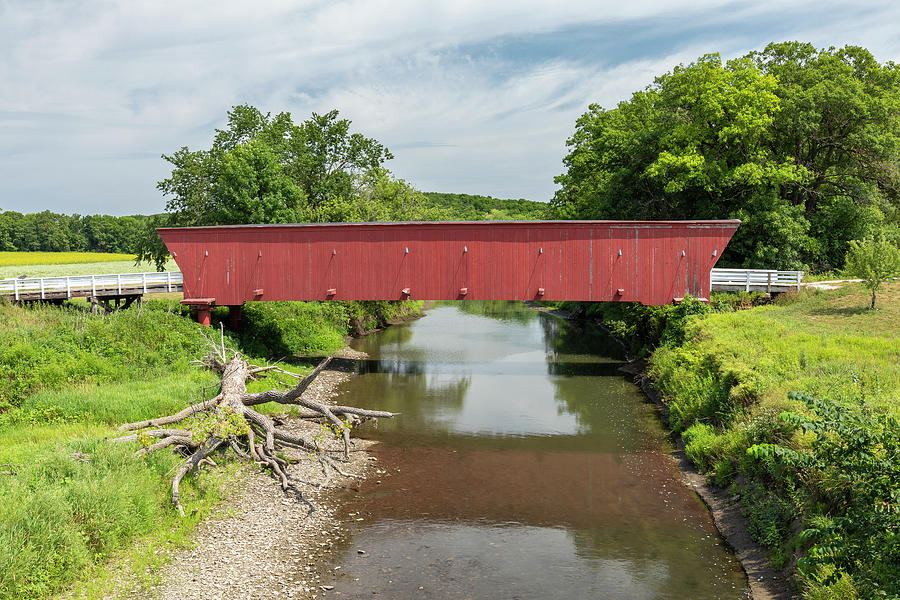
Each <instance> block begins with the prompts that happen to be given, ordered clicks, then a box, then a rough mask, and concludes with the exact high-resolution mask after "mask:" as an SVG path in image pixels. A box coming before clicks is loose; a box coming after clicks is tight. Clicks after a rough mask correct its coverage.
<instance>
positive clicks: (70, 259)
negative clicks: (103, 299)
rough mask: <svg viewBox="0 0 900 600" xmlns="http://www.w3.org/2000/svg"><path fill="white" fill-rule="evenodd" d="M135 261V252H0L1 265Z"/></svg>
mask: <svg viewBox="0 0 900 600" xmlns="http://www.w3.org/2000/svg"><path fill="white" fill-rule="evenodd" d="M119 260H130V261H132V262H133V261H134V255H133V254H111V253H109V252H0V267H15V266H24V265H71V264H76V263H95V262H110V261H119Z"/></svg>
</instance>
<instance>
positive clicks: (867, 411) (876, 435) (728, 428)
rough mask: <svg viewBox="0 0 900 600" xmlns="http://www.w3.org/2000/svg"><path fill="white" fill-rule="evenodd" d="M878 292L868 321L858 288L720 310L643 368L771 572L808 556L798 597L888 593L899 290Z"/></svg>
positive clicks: (889, 286)
mask: <svg viewBox="0 0 900 600" xmlns="http://www.w3.org/2000/svg"><path fill="white" fill-rule="evenodd" d="M882 285H883V292H882V293H883V294H884V296H885V298H886V302H884V303H883V308H882V310H881V311H878V312H874V311H868V310H866V309H864V308H862V307H860V306H859V304H860V300H861V299H862V298H865V294H866V292H865V291H864V288H863V286H861V285H856V286H846V287H844V288H842V289H839V290H833V291H828V292H802V293H799V294H791V295H790V296H789V297H788V299H787V300H786V301H777V302H775V303H773V304H768V305H764V306H757V307H756V308H753V309H751V310H740V311H735V310H733V309H732V304H733V303H735V302H737V301H738V298H736V297H728V298H727V299H722V306H720V307H719V310H718V311H713V312H709V313H707V314H703V315H700V316H698V317H693V318H689V319H688V320H687V325H686V327H685V330H684V331H685V334H684V338H683V340H684V341H683V342H682V343H680V344H676V343H668V344H663V345H661V346H659V347H658V348H657V349H656V350H655V351H654V353H653V355H652V357H651V365H650V373H651V375H652V376H653V378H654V380H655V385H656V387H657V389H658V390H659V391H660V393H661V394H662V396H663V399H664V401H665V403H666V405H667V407H668V414H669V423H670V426H671V427H672V428H673V429H675V430H676V431H678V430H681V431H683V434H682V439H683V440H684V443H685V450H686V453H687V455H688V456H689V457H690V458H691V459H692V460H693V461H694V462H695V464H697V466H698V468H699V469H701V470H702V471H705V472H707V473H710V474H712V475H713V477H714V480H715V482H716V483H718V484H720V485H732V484H733V485H735V493H738V494H740V496H741V500H742V503H743V505H744V510H745V514H746V516H747V518H748V521H749V523H750V530H751V533H752V534H753V535H754V537H755V538H756V539H757V540H759V541H761V542H762V543H763V544H765V545H766V546H767V548H768V550H769V554H770V557H771V558H772V560H773V561H775V563H776V564H782V563H783V564H787V563H789V562H790V558H791V554H790V553H791V552H792V551H793V548H798V549H799V550H808V551H807V552H806V558H805V559H804V560H803V561H801V564H800V572H799V579H800V582H801V584H802V586H803V589H804V592H805V597H807V598H842V597H848V598H855V597H862V598H879V597H892V596H891V594H894V595H896V594H897V593H898V592H897V590H896V584H895V582H896V581H900V577H898V564H897V557H898V556H900V552H898V543H900V542H898V533H900V523H898V521H897V519H898V518H900V508H898V496H897V494H898V493H900V488H898V486H897V481H900V474H898V469H900V460H898V457H900V440H898V436H900V427H898V424H897V416H898V415H900V412H898V406H897V403H896V398H897V396H898V393H900V363H898V361H897V359H896V357H897V356H898V353H900V338H898V337H897V335H896V330H897V323H898V322H900V303H898V302H897V300H898V294H900V284H898V283H890V282H889V283H884V284H882ZM632 316H640V315H639V313H635V315H632ZM657 331H658V329H657ZM792 390H800V391H801V392H803V394H804V395H797V394H790V395H789V392H791V391H792ZM814 396H830V397H831V398H833V401H827V402H826V401H819V400H815V399H814ZM801 530H802V531H804V532H805V533H802V534H801V535H799V536H797V535H796V534H797V532H798V531H801ZM892 586H893V587H892ZM842 594H844V595H842Z"/></svg>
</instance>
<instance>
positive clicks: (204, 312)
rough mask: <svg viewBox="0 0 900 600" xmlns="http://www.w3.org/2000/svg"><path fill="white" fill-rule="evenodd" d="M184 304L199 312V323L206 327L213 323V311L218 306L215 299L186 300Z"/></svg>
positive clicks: (183, 301)
mask: <svg viewBox="0 0 900 600" xmlns="http://www.w3.org/2000/svg"><path fill="white" fill-rule="evenodd" d="M181 303H182V304H185V305H187V306H190V307H191V308H192V309H193V310H196V311H197V322H198V323H200V324H201V325H203V326H204V327H209V326H210V324H211V321H212V309H213V306H215V305H216V299H215V298H185V299H184V300H182V301H181Z"/></svg>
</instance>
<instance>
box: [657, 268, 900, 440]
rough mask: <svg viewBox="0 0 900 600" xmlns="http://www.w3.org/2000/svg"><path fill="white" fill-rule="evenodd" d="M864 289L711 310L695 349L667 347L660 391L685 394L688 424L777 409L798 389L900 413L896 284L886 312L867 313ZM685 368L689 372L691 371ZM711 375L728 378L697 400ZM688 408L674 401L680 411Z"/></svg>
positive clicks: (694, 331)
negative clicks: (709, 399)
mask: <svg viewBox="0 0 900 600" xmlns="http://www.w3.org/2000/svg"><path fill="white" fill-rule="evenodd" d="M867 294H868V292H867V291H866V290H864V289H863V288H862V287H861V286H859V285H847V286H845V287H843V288H841V289H839V290H834V291H827V292H817V291H815V290H810V291H807V292H804V293H802V294H800V295H796V294H793V295H787V296H784V297H782V299H780V301H779V302H776V303H775V304H771V305H767V306H760V307H756V308H754V309H752V310H746V311H736V312H726V313H715V314H709V315H706V316H704V317H703V318H701V319H698V320H696V321H694V322H693V324H692V325H691V326H690V328H689V332H688V336H689V337H690V338H691V339H692V340H693V342H692V343H691V344H687V345H684V346H682V347H672V346H669V347H663V348H660V349H659V350H658V351H657V352H656V353H655V354H654V356H653V361H652V362H653V370H652V374H653V375H654V376H655V377H656V379H657V380H658V381H659V385H660V387H661V388H662V391H663V393H665V394H666V395H667V396H668V397H671V398H687V397H688V396H691V395H693V396H694V401H692V402H688V404H692V405H695V406H694V408H696V409H697V410H699V411H700V412H692V411H691V410H690V409H689V407H688V406H687V405H685V407H684V408H688V410H687V412H685V413H684V419H685V422H686V423H687V422H690V421H692V420H694V419H696V418H702V419H704V420H707V421H714V420H716V419H717V418H719V420H722V419H723V418H727V417H728V415H729V414H732V413H734V412H735V411H737V412H740V411H742V410H743V409H744V408H745V407H750V406H753V407H757V408H756V409H758V408H762V409H765V408H766V407H769V406H773V407H780V406H781V405H782V403H783V402H784V398H786V396H787V394H788V392H791V391H799V392H803V393H806V394H809V395H813V396H818V397H825V398H829V399H832V400H835V401H838V402H842V403H846V404H856V405H865V406H869V407H871V408H873V409H875V410H878V411H883V412H889V413H892V414H894V415H898V416H900V404H898V403H897V402H896V400H897V398H898V397H900V360H898V357H900V335H898V333H900V284H898V283H891V284H886V285H885V289H884V291H883V292H882V293H881V294H880V299H879V303H880V306H881V308H880V310H876V311H872V310H869V309H868V308H867ZM685 367H688V368H685ZM712 375H715V376H717V377H718V379H719V380H722V381H728V382H731V383H732V384H733V385H731V386H729V389H728V390H721V391H722V392H723V393H726V392H727V394H728V395H727V397H725V396H723V397H721V398H719V399H718V400H719V402H718V403H716V404H715V405H708V406H705V407H704V406H701V405H700V404H699V403H698V398H699V396H700V392H698V390H699V389H700V388H707V389H708V387H709V386H708V385H707V384H706V381H705V380H706V379H707V378H708V377H709V376H712ZM681 409H682V406H680V405H676V406H675V410H676V413H678V414H680V412H679V411H681Z"/></svg>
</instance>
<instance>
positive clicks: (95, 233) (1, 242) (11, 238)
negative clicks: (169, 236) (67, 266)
mask: <svg viewBox="0 0 900 600" xmlns="http://www.w3.org/2000/svg"><path fill="white" fill-rule="evenodd" d="M146 220H147V217H143V216H140V215H138V216H133V217H113V216H110V215H83V216H82V215H63V214H58V213H54V212H50V211H49V210H45V211H44V212H40V213H33V214H22V213H19V212H15V211H10V210H7V211H0V251H4V252H116V253H123V254H127V253H131V252H135V251H136V249H137V247H138V241H139V240H140V238H141V236H142V235H144V230H145V227H146V225H145V224H144V223H145V222H146Z"/></svg>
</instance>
